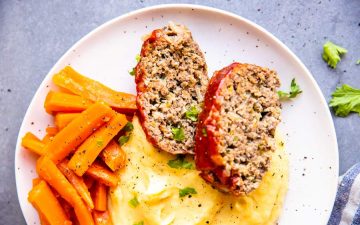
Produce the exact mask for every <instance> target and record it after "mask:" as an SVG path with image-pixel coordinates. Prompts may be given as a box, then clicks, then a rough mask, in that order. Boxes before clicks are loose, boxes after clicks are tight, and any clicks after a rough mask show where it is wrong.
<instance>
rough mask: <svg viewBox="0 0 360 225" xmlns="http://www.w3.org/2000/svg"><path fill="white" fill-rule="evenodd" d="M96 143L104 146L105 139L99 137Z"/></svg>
mask: <svg viewBox="0 0 360 225" xmlns="http://www.w3.org/2000/svg"><path fill="white" fill-rule="evenodd" d="M96 145H97V146H98V147H102V146H103V145H104V140H103V139H98V140H96Z"/></svg>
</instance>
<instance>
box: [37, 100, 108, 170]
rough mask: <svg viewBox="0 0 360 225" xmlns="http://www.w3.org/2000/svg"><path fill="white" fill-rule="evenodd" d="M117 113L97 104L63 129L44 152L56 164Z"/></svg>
mask: <svg viewBox="0 0 360 225" xmlns="http://www.w3.org/2000/svg"><path fill="white" fill-rule="evenodd" d="M114 114H115V112H114V111H113V110H112V109H111V108H110V107H109V106H106V105H104V104H101V103H95V104H93V105H92V106H90V107H89V108H88V109H87V110H85V111H84V112H82V113H81V114H80V115H79V116H78V117H76V119H74V120H73V121H71V122H70V123H69V124H68V125H67V126H66V127H65V128H64V129H62V130H61V131H60V132H59V133H58V134H57V135H56V136H55V137H54V138H53V140H52V141H51V142H49V143H48V144H47V145H46V146H45V149H44V151H45V152H46V153H45V154H46V156H48V157H49V158H50V159H51V160H53V161H54V162H55V163H58V162H60V161H61V160H63V159H64V158H65V157H66V156H67V155H68V154H69V153H70V152H72V151H73V150H74V149H75V148H76V147H77V146H79V145H80V144H81V143H82V142H83V141H84V140H85V139H86V138H87V137H89V136H90V135H91V134H92V133H93V132H94V130H95V129H97V128H99V127H100V126H101V125H103V124H104V123H105V122H107V121H109V120H110V119H111V117H112V116H113V115H114Z"/></svg>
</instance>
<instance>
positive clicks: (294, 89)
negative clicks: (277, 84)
mask: <svg viewBox="0 0 360 225" xmlns="http://www.w3.org/2000/svg"><path fill="white" fill-rule="evenodd" d="M277 93H278V95H279V98H280V100H289V99H291V98H295V97H296V96H298V95H299V94H301V93H302V90H300V86H299V85H298V84H297V83H296V81H295V78H294V79H292V80H291V84H290V92H284V91H278V92H277Z"/></svg>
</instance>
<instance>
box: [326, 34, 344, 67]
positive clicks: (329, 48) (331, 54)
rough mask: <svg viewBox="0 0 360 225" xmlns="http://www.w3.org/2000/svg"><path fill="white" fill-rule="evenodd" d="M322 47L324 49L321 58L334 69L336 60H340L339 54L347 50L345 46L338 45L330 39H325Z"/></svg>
mask: <svg viewBox="0 0 360 225" xmlns="http://www.w3.org/2000/svg"><path fill="white" fill-rule="evenodd" d="M323 48H324V51H323V54H322V58H323V59H324V61H325V62H327V63H328V65H329V66H330V67H332V68H333V69H335V68H336V65H337V64H338V62H340V60H341V58H340V56H341V55H343V54H345V53H347V50H346V49H345V48H343V47H340V46H338V45H336V44H334V43H332V42H331V41H327V42H326V43H325V44H324V46H323Z"/></svg>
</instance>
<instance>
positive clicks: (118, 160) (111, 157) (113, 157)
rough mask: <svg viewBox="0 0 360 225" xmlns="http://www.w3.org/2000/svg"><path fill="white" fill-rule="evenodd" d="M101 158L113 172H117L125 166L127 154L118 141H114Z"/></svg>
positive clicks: (101, 154) (102, 153) (103, 151)
mask: <svg viewBox="0 0 360 225" xmlns="http://www.w3.org/2000/svg"><path fill="white" fill-rule="evenodd" d="M100 158H101V159H102V160H103V161H104V162H105V164H106V165H107V166H108V167H109V168H110V169H111V170H112V171H116V170H118V169H120V168H122V167H124V166H125V162H126V154H125V152H124V150H123V149H122V148H121V147H120V145H119V144H118V143H116V141H114V140H112V141H110V143H109V144H108V145H107V146H106V147H105V149H104V150H102V152H101V153H100Z"/></svg>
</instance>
